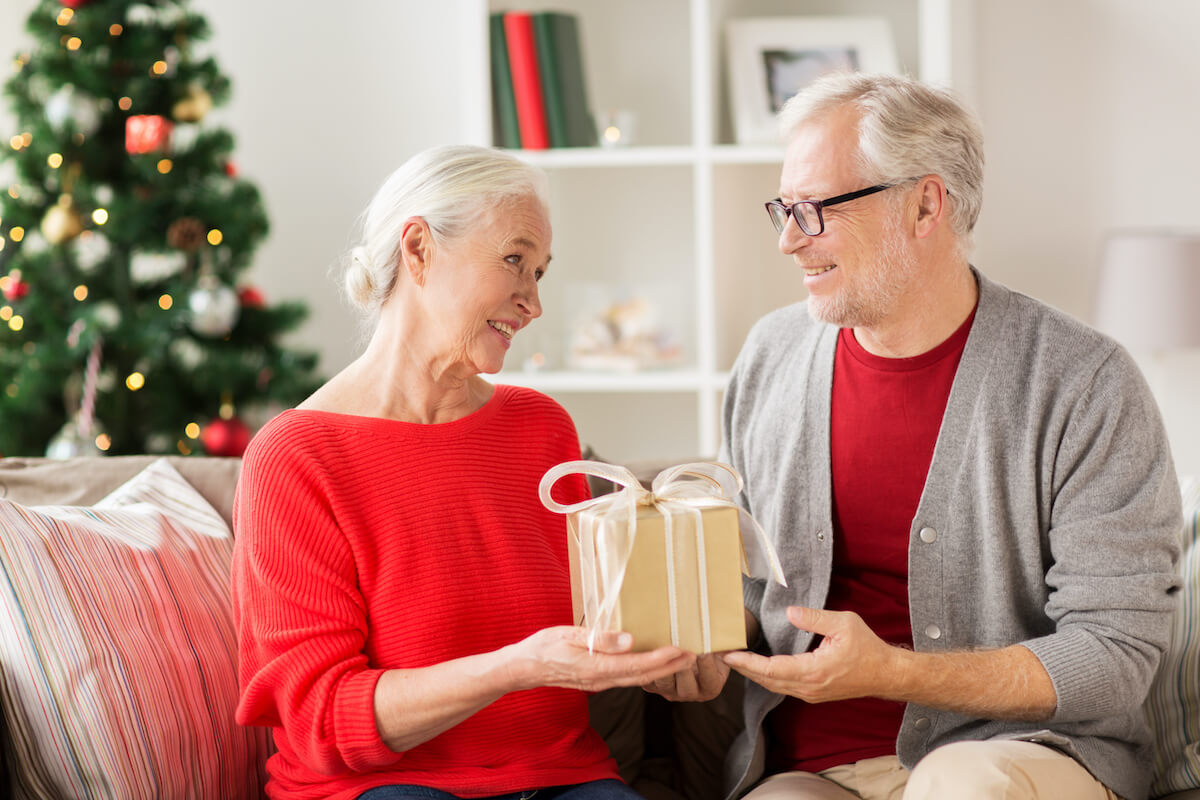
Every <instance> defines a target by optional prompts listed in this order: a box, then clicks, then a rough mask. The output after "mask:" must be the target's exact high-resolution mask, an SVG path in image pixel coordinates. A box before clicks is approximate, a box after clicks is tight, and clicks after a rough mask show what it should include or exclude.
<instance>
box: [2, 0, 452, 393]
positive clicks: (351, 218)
mask: <svg viewBox="0 0 1200 800" xmlns="http://www.w3.org/2000/svg"><path fill="white" fill-rule="evenodd" d="M33 6H34V3H33V2H29V1H28V0H0V75H3V76H5V77H7V75H8V72H7V68H8V64H9V63H10V58H11V56H12V55H15V54H16V53H17V52H18V51H19V50H20V49H27V48H28V47H29V42H30V40H29V38H28V36H27V35H26V34H25V32H24V21H25V19H26V18H27V17H28V15H29V12H30V10H31V9H32V8H33ZM191 7H192V8H193V9H194V10H195V11H197V12H198V13H200V14H203V15H204V16H205V17H206V18H207V20H208V22H209V24H210V26H211V28H212V32H213V36H212V38H211V39H210V40H209V42H207V43H206V44H205V45H203V47H205V48H208V51H209V52H211V53H212V54H213V55H214V56H215V57H216V59H217V63H218V66H219V67H220V68H221V71H222V72H223V73H224V74H225V75H227V76H228V77H230V79H231V80H232V81H233V98H232V100H231V102H230V103H229V104H228V105H226V106H223V107H222V108H220V109H217V110H216V111H214V112H213V113H212V115H211V121H212V123H213V124H218V125H221V126H223V127H226V128H228V129H229V130H230V131H231V132H232V133H233V134H234V136H235V137H236V139H237V147H236V149H235V151H234V161H235V163H236V164H237V167H238V169H239V171H240V174H241V175H242V176H244V177H245V178H246V179H248V180H250V181H253V182H254V183H255V184H256V185H257V186H258V188H259V190H260V191H261V192H262V193H263V199H264V202H265V204H266V208H267V214H268V215H269V217H270V219H271V235H270V238H269V239H268V240H267V242H266V243H265V244H264V245H263V246H262V247H261V248H260V249H259V250H258V253H257V255H256V259H257V260H256V264H255V266H254V267H253V268H252V269H251V270H250V271H249V273H248V274H247V275H246V278H247V281H248V282H251V283H254V284H255V285H257V286H258V287H259V288H261V289H262V290H263V291H264V292H265V294H266V296H267V298H268V299H269V300H272V301H274V300H282V299H292V298H299V299H303V300H305V301H306V302H308V304H309V306H310V308H311V316H310V318H309V321H308V323H307V324H306V326H305V328H304V329H303V330H302V331H299V332H298V333H297V334H296V335H294V337H293V338H292V339H291V340H289V341H292V342H294V343H295V344H297V345H299V346H303V347H307V348H311V349H315V350H317V351H319V352H320V353H321V354H322V365H321V367H322V370H323V371H324V372H325V373H326V374H332V373H333V372H335V371H337V370H338V369H339V368H340V367H341V366H342V365H344V364H345V363H347V362H348V361H349V360H350V359H352V358H353V356H354V355H355V353H356V352H357V349H356V345H355V337H356V329H355V324H356V318H355V317H354V315H353V314H352V313H351V312H350V311H349V309H348V308H347V306H346V305H345V304H344V303H343V302H342V301H341V298H340V296H339V289H338V285H337V283H336V282H335V281H334V280H333V279H332V278H331V277H330V275H329V270H330V268H331V266H332V265H333V264H334V263H335V262H336V261H337V260H338V259H339V258H340V256H341V255H342V253H343V252H344V251H345V250H346V249H348V247H349V246H350V245H351V244H352V242H350V236H351V232H352V229H353V225H354V222H355V219H356V218H357V217H358V215H359V213H361V211H362V209H363V208H364V207H365V206H366V204H367V203H368V201H369V200H370V199H371V196H372V194H373V193H374V192H375V189H376V188H378V186H379V184H380V183H381V182H382V181H383V179H384V178H385V177H386V176H387V175H388V173H390V172H391V171H392V170H393V169H395V168H396V167H397V166H399V165H400V164H401V163H402V162H403V161H404V160H405V159H406V158H408V157H409V156H410V155H412V154H413V153H415V152H417V151H419V150H421V149H424V148H425V147H429V146H431V145H434V144H439V143H443V142H448V141H454V140H455V139H456V135H457V131H458V129H459V124H460V123H459V102H458V94H457V92H456V87H457V86H458V85H459V82H460V77H459V73H458V67H457V62H456V60H455V59H454V58H451V57H447V56H448V54H450V53H451V52H452V50H451V48H452V47H453V46H454V43H455V41H456V39H455V37H456V33H455V31H456V30H457V27H458V25H457V23H458V20H457V18H456V16H455V15H456V13H457V12H456V8H455V4H454V3H431V2H424V0H397V1H395V2H377V0H341V1H340V2H338V3H337V4H335V5H332V6H330V5H322V6H303V5H299V6H298V5H295V4H280V3H262V2H244V0H193V2H192V3H191ZM335 12H336V13H335ZM11 125H12V117H11V112H10V111H9V109H8V108H7V106H6V104H4V103H3V102H0V132H5V131H8V130H10V128H11ZM10 135H11V134H9V133H5V135H4V136H3V141H4V142H7V141H8V138H9V136H10Z"/></svg>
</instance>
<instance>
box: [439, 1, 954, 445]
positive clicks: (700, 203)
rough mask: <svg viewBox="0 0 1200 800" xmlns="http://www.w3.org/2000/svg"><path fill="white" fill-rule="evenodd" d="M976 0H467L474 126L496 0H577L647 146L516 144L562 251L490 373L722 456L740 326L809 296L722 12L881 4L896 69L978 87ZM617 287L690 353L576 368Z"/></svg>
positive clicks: (610, 432) (604, 433)
mask: <svg viewBox="0 0 1200 800" xmlns="http://www.w3.org/2000/svg"><path fill="white" fill-rule="evenodd" d="M971 2H972V0H654V1H653V2H645V0H603V1H601V0H520V1H519V2H515V3H504V2H499V0H459V3H460V10H461V16H462V28H461V30H462V31H463V36H462V39H463V52H462V58H460V59H457V60H458V61H459V64H460V68H461V70H462V73H461V74H462V81H463V84H464V86H463V92H462V98H463V105H462V120H463V123H462V124H463V136H464V140H465V141H470V142H475V143H479V144H491V143H492V142H491V105H490V77H489V76H490V68H489V60H488V58H489V56H488V28H487V18H488V14H489V13H491V12H496V11H505V10H513V9H523V10H532V11H539V10H560V11H567V12H571V13H574V14H576V15H577V16H578V17H579V21H580V35H581V37H582V47H583V55H584V66H585V72H586V76H587V80H588V90H589V100H590V103H589V104H590V106H591V109H592V110H593V111H598V110H600V109H604V108H621V109H629V110H632V111H633V112H635V114H636V115H637V126H638V129H637V133H636V141H635V146H631V147H624V148H603V147H596V148H562V149H551V150H541V151H516V152H517V153H518V154H519V155H520V156H521V157H522V158H525V159H526V160H528V161H529V162H530V163H532V164H535V165H537V166H539V167H541V168H543V169H545V170H546V171H547V173H548V174H549V176H550V181H551V205H552V209H551V221H552V224H553V226H554V246H553V250H554V265H553V266H552V269H551V272H550V273H549V275H548V276H547V279H546V281H544V283H543V286H542V304H543V306H544V314H543V317H542V318H541V319H540V320H538V321H537V322H535V323H534V324H533V325H532V326H531V327H530V328H529V329H527V330H526V331H523V332H522V333H521V334H520V335H519V336H518V337H517V339H515V340H514V342H513V349H512V351H511V352H510V355H509V359H508V362H507V366H506V368H505V370H504V371H503V372H501V373H500V374H498V375H497V376H495V378H494V380H495V381H496V382H499V383H512V384H518V385H523V386H531V387H534V388H537V389H539V390H541V391H544V392H546V393H547V394H550V395H552V396H554V397H555V398H556V399H558V400H559V401H560V402H561V403H562V404H563V405H564V406H565V407H566V408H567V410H568V411H570V412H571V414H572V416H574V418H575V420H576V424H577V425H578V426H579V430H580V436H581V438H582V439H583V441H584V442H585V443H587V444H590V445H591V446H593V447H594V448H596V450H597V451H598V453H599V454H600V455H602V456H604V457H606V458H609V459H613V460H618V461H632V460H639V459H644V458H668V459H670V458H686V457H692V456H712V455H715V454H716V452H717V448H718V445H719V436H720V424H719V412H720V402H721V396H722V392H723V391H724V387H725V383H726V381H727V379H728V374H729V369H730V367H731V366H732V364H733V360H734V357H735V356H736V354H737V351H738V349H739V348H740V346H741V343H742V340H743V339H744V337H745V334H746V333H747V331H748V330H749V328H750V326H751V325H752V324H753V322H754V320H756V319H758V317H760V316H762V315H763V314H764V313H766V312H767V311H770V310H771V309H773V308H776V307H779V306H781V305H785V304H787V303H791V302H795V301H796V300H799V299H801V298H802V297H803V296H804V291H803V286H802V282H801V280H800V276H799V275H798V274H797V273H796V271H795V269H794V268H793V267H792V266H791V262H790V260H789V259H788V258H787V257H785V256H783V255H781V254H780V253H779V252H778V250H777V249H776V238H775V236H774V235H773V233H772V231H771V228H770V224H769V222H768V221H767V218H766V214H765V213H764V212H763V211H762V203H763V202H764V201H765V200H768V199H770V198H771V197H772V196H774V193H775V188H776V186H777V183H778V170H779V166H780V164H781V162H782V156H783V150H782V147H781V146H770V145H753V146H747V145H739V144H737V143H736V142H735V140H734V136H733V133H732V118H731V115H730V112H729V100H728V96H729V92H728V89H727V87H726V67H725V61H726V55H725V47H724V33H723V32H724V25H725V22H726V21H727V20H729V19H733V18H740V17H779V16H805V15H819V16H828V15H831V14H852V15H878V16H884V17H887V18H888V20H889V21H890V22H891V27H892V31H893V37H894V39H895V42H896V50H897V54H898V58H899V60H900V66H901V69H903V70H904V71H906V72H908V73H910V74H915V75H918V76H920V77H921V78H922V79H923V80H927V81H929V82H932V83H940V84H946V85H954V86H956V87H959V88H964V90H965V91H969V88H970V87H969V84H970V83H971V77H972V76H971V75H970V73H969V69H968V68H967V67H968V65H967V61H966V59H964V58H963V56H962V53H961V52H960V50H961V48H959V49H956V48H955V47H954V44H955V42H956V41H963V39H964V37H965V36H966V31H967V30H968V26H969V24H970V19H969V14H970V10H971V9H970V4H971ZM964 84H965V85H966V86H965V87H964ZM605 292H608V293H609V295H610V296H611V299H612V300H614V301H615V300H619V299H621V298H622V297H624V296H643V297H646V298H647V299H649V300H650V301H651V302H652V303H653V304H654V305H655V307H656V308H658V310H659V312H660V313H661V315H662V316H663V318H664V321H665V322H666V324H668V325H669V326H671V327H672V329H673V330H674V331H675V332H676V335H677V337H678V339H679V341H680V343H681V346H682V352H683V356H682V358H681V359H680V360H679V362H678V363H677V364H674V365H672V366H671V367H670V368H656V369H648V370H643V371H637V372H620V371H614V372H605V371H581V370H578V369H571V368H570V365H569V362H568V359H567V357H566V354H567V350H568V347H569V343H570V338H571V336H572V335H573V326H574V325H575V324H577V322H578V315H579V314H580V313H581V312H583V311H584V310H586V309H589V308H594V307H595V305H596V300H597V298H602V297H603V296H604V295H605ZM589 301H590V303H589ZM534 354H538V355H540V356H541V358H542V359H543V360H544V362H543V366H542V367H541V368H539V369H529V368H528V367H529V366H530V362H531V360H532V357H533V356H534Z"/></svg>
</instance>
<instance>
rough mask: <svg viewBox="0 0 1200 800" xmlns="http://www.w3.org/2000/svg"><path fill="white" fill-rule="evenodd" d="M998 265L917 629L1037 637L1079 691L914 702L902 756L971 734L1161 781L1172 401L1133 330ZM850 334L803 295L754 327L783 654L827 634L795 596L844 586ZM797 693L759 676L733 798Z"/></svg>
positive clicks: (937, 462)
mask: <svg viewBox="0 0 1200 800" xmlns="http://www.w3.org/2000/svg"><path fill="white" fill-rule="evenodd" d="M976 278H977V280H978V282H979V290H980V292H979V294H980V297H979V307H978V310H977V312H976V316H975V322H974V324H973V326H972V329H971V333H970V336H969V338H968V340H967V344H966V348H965V350H964V352H963V356H962V361H961V363H960V365H959V368H958V372H957V374H956V376H955V379H954V385H953V388H952V389H951V392H950V397H949V400H948V403H947V407H946V413H945V417H944V419H943V421H942V426H941V430H940V432H939V434H938V439H937V445H936V448H935V450H934V455H933V461H932V463H931V464H930V467H929V475H928V477H927V478H926V482H925V488H924V491H923V492H922V495H921V502H920V505H919V506H918V508H917V513H916V516H915V517H914V518H913V521H912V525H911V527H910V529H909V546H908V563H909V580H908V601H909V608H910V615H911V619H912V631H913V644H914V647H915V648H916V650H918V651H922V652H943V651H951V650H963V649H972V648H998V647H1003V646H1006V645H1011V644H1015V643H1018V642H1019V643H1022V644H1024V645H1025V646H1026V647H1028V648H1029V649H1030V650H1031V651H1032V652H1033V653H1034V654H1035V655H1036V656H1037V657H1038V658H1039V659H1040V660H1041V662H1042V664H1043V665H1044V666H1045V668H1046V671H1047V672H1048V673H1049V674H1050V678H1051V679H1052V681H1053V683H1054V688H1055V691H1056V692H1057V695H1058V707H1057V709H1056V710H1055V712H1054V715H1053V716H1052V717H1051V718H1050V719H1048V720H1044V721H1043V722H1041V723H1026V722H1006V721H993V720H985V719H976V718H972V717H967V716H963V715H961V714H956V713H951V712H947V711H938V710H936V709H933V708H925V707H921V706H916V705H913V704H909V705H908V707H907V708H906V710H905V713H904V720H903V723H902V725H901V729H900V733H899V736H898V738H897V740H896V748H897V753H898V755H899V757H900V760H901V762H902V763H903V764H904V765H905V766H906V767H909V768H912V767H913V766H914V765H915V764H916V762H917V761H919V760H920V759H921V757H922V756H924V755H925V754H926V753H928V752H929V751H930V750H932V749H933V748H935V747H937V746H939V745H943V744H947V743H950V742H955V741H960V740H976V739H996V738H1015V739H1026V740H1032V741H1038V742H1043V743H1046V744H1049V745H1051V746H1054V747H1057V748H1059V749H1061V750H1063V751H1065V752H1067V753H1070V754H1071V755H1072V756H1074V757H1075V758H1077V759H1078V760H1079V761H1080V762H1082V763H1083V765H1084V766H1086V767H1087V768H1088V769H1089V770H1090V771H1091V772H1092V773H1093V774H1094V775H1095V776H1096V777H1097V778H1099V779H1100V780H1101V781H1102V782H1103V783H1104V784H1105V785H1106V786H1108V787H1109V788H1110V789H1112V790H1113V791H1114V792H1116V793H1118V794H1119V795H1121V796H1122V797H1125V798H1128V800H1143V798H1145V797H1146V793H1147V784H1148V781H1149V773H1148V765H1149V764H1150V763H1151V757H1150V751H1149V741H1150V738H1149V734H1148V731H1147V728H1146V723H1145V721H1144V718H1143V716H1142V710H1141V704H1142V702H1143V700H1144V698H1145V696H1146V692H1147V689H1148V687H1149V685H1150V680H1151V677H1152V676H1153V674H1154V671H1155V668H1156V667H1157V665H1158V661H1159V658H1160V656H1161V654H1162V651H1163V648H1164V647H1165V645H1166V642H1167V632H1168V627H1169V624H1170V612H1171V609H1172V606H1173V602H1174V598H1175V593H1176V591H1177V588H1178V581H1177V579H1176V577H1175V571H1174V564H1175V560H1176V559H1177V558H1178V531H1179V527H1180V525H1181V524H1182V516H1181V510H1180V496H1179V487H1178V483H1177V481H1176V478H1175V471H1174V466H1173V464H1172V460H1171V455H1170V451H1169V447H1168V445H1167V440H1166V435H1165V432H1164V430H1163V426H1162V422H1161V419H1160V417H1159V414H1158V409H1157V407H1156V406H1155V404H1154V400H1153V398H1152V397H1151V395H1150V391H1149V389H1148V387H1147V386H1146V384H1145V381H1144V380H1143V379H1142V376H1141V374H1140V372H1139V371H1138V369H1137V367H1136V366H1135V364H1134V363H1133V361H1132V359H1131V358H1130V357H1129V355H1128V353H1126V352H1125V350H1123V349H1122V348H1121V347H1119V346H1118V345H1117V344H1115V343H1114V342H1113V341H1111V340H1110V339H1107V338H1105V337H1104V336H1102V335H1100V334H1099V333H1097V332H1095V331H1093V330H1091V329H1090V328H1088V327H1086V326H1085V325H1083V324H1081V323H1079V322H1078V321H1076V320H1074V319H1072V318H1071V317H1068V316H1067V315H1065V314H1063V313H1061V312H1058V311H1055V310H1054V309H1051V308H1049V307H1048V306H1046V305H1044V304H1042V303H1039V302H1037V301H1036V300H1033V299H1031V298H1029V297H1026V296H1024V295H1021V294H1017V293H1016V292H1013V291H1010V290H1009V289H1007V288H1005V287H1003V286H1000V285H999V284H996V283H993V282H991V281H989V280H988V279H987V278H985V277H983V276H982V275H979V274H978V273H976ZM836 342H837V329H836V328H835V327H832V326H829V325H824V324H820V323H816V322H814V321H812V319H811V318H810V317H809V316H808V313H807V310H806V309H805V307H804V304H803V303H801V304H796V305H792V306H788V307H786V308H782V309H780V310H778V311H775V312H773V313H771V314H769V315H767V316H766V317H764V318H763V319H762V320H760V321H759V322H758V323H757V324H756V325H755V327H754V329H753V330H752V331H751V332H750V335H749V336H748V338H747V340H746V344H745V346H744V347H743V349H742V352H741V354H740V355H739V357H738V360H737V364H736V365H735V366H734V370H733V376H732V379H731V381H730V386H729V389H728V392H727V393H726V396H725V402H724V415H723V423H724V444H723V458H724V459H725V460H727V461H728V463H730V464H732V465H733V466H734V467H736V468H737V470H738V471H739V472H740V473H741V474H742V476H743V477H744V478H745V481H746V491H745V494H744V495H743V502H744V504H745V506H746V508H747V509H748V510H749V511H750V512H751V513H752V514H753V515H754V516H755V517H756V518H757V519H758V521H759V522H760V523H761V524H762V526H763V528H764V529H765V530H766V531H767V532H768V533H769V534H770V535H771V536H772V538H773V540H774V543H775V547H776V548H777V549H778V551H779V554H780V557H781V560H782V562H783V564H784V570H785V572H786V573H787V579H788V588H786V589H785V588H783V587H781V586H779V585H778V584H775V583H773V582H772V583H769V584H768V583H764V582H763V581H758V580H747V581H746V585H745V600H746V607H747V608H748V609H750V611H751V612H753V613H754V614H755V616H756V617H757V618H758V619H759V620H760V621H761V623H762V631H763V640H762V641H761V642H760V649H762V650H763V651H764V652H770V653H799V652H803V651H804V650H806V649H807V648H808V646H809V644H810V639H811V634H808V633H804V632H801V631H798V630H796V629H795V628H793V627H792V626H791V625H790V624H789V623H788V621H787V619H786V618H785V615H784V609H785V608H786V607H787V606H788V605H807V606H813V607H817V608H819V607H822V606H823V604H824V602H825V597H826V593H827V591H828V588H829V580H830V569H831V563H832V554H833V532H832V531H833V526H832V511H831V488H830V467H829V416H830V392H831V385H832V377H833V359H834V350H835V346H836ZM925 529H929V530H925ZM922 532H924V536H922V535H921V533H922ZM781 699H782V698H781V697H780V696H779V695H774V694H772V693H770V692H768V691H767V690H765V689H763V688H762V687H761V686H758V685H757V684H753V683H751V684H749V685H748V687H747V693H746V701H745V722H746V730H745V731H743V733H742V734H741V736H740V738H739V739H738V740H737V742H735V744H734V747H733V749H732V751H731V753H730V756H729V761H728V763H727V765H726V767H727V776H726V777H727V787H726V788H727V789H729V791H730V796H736V795H739V794H741V793H743V792H745V791H746V790H747V789H749V788H750V787H751V786H752V785H753V783H754V782H755V781H756V780H757V779H758V778H759V777H760V776H761V775H762V773H763V763H764V756H765V741H764V736H763V725H762V723H763V719H764V718H765V716H766V714H767V712H768V711H770V710H771V709H772V708H774V707H775V706H776V705H777V704H778V703H779V701H780V700H781ZM814 734H815V735H819V732H814Z"/></svg>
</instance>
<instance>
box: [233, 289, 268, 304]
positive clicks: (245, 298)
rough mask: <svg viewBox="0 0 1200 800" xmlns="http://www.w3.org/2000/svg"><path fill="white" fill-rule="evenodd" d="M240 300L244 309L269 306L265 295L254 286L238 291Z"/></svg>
mask: <svg viewBox="0 0 1200 800" xmlns="http://www.w3.org/2000/svg"><path fill="white" fill-rule="evenodd" d="M238 300H239V301H241V304H242V308H264V307H266V305H267V300H266V298H264V297H263V293H262V292H260V291H259V290H258V289H256V288H255V287H253V286H243V287H242V288H240V289H238Z"/></svg>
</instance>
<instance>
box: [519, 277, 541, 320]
mask: <svg viewBox="0 0 1200 800" xmlns="http://www.w3.org/2000/svg"><path fill="white" fill-rule="evenodd" d="M517 308H519V309H520V310H521V313H522V314H524V315H525V316H527V317H529V318H530V319H537V318H538V317H540V316H541V315H542V301H541V299H540V298H539V297H538V285H537V281H530V282H529V285H528V286H527V287H526V288H525V289H523V290H522V291H520V292H518V293H517Z"/></svg>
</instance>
